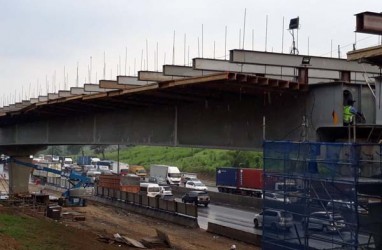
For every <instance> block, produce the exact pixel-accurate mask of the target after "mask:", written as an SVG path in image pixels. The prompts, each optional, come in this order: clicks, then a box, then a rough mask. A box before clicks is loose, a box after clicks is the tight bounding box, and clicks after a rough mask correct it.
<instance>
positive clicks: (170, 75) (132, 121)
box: [0, 14, 382, 246]
mask: <svg viewBox="0 0 382 250" xmlns="http://www.w3.org/2000/svg"><path fill="white" fill-rule="evenodd" d="M365 15H367V14H365ZM381 57H382V47H381V46H379V47H376V48H373V49H371V50H370V51H367V52H362V51H353V52H350V53H349V59H351V60H353V61H347V60H343V59H334V58H323V57H313V56H301V55H290V54H278V53H267V52H259V51H245V50H232V51H231V53H230V58H229V60H213V59H205V58H195V59H193V66H192V67H184V66H177V65H164V66H163V72H149V71H140V72H138V77H131V76H118V77H117V79H116V81H111V80H101V81H100V82H99V84H84V87H83V88H71V90H70V91H58V93H49V94H48V95H47V96H39V97H38V98H32V99H30V100H25V101H22V102H20V103H15V104H12V105H9V106H6V107H3V108H2V109H0V149H1V152H3V153H4V154H6V155H9V156H12V157H14V158H17V159H20V160H24V161H29V158H28V156H29V155H30V154H34V153H36V152H37V151H39V150H40V149H42V148H44V147H45V146H48V145H72V144H79V145H92V144H125V145H126V144H132V145H162V146H176V147H177V146H179V147H210V148H227V149H243V150H251V149H259V148H261V146H262V143H263V142H264V140H272V141H280V140H291V141H311V142H331V143H338V142H340V143H345V144H346V143H349V144H351V143H354V144H357V143H374V144H375V143H378V142H380V139H381V136H382V107H381V105H380V102H381V99H382V94H381V93H382V91H381V87H382V77H381V69H380V66H381V63H380V62H381V59H380V58H381ZM360 59H362V60H363V61H368V62H372V64H376V65H378V66H372V65H369V64H366V65H364V64H359V63H358V62H357V61H359V60H360ZM349 100H350V101H354V100H356V102H355V105H356V108H357V109H358V110H359V111H361V112H362V113H363V115H364V117H365V118H366V119H365V121H362V123H358V122H354V123H353V124H352V125H351V126H344V124H343V110H344V106H346V105H347V103H348V101H349ZM379 163H380V162H379ZM343 167H346V164H345V165H344V166H343ZM375 171H376V172H373V175H375V176H377V177H378V176H379V177H378V178H377V180H378V183H379V184H378V185H379V186H378V190H381V189H380V188H381V185H382V183H381V182H380V179H381V177H380V174H381V173H380V172H379V173H378V169H377V170H375ZM379 171H381V170H380V169H379ZM284 177H285V176H284ZM284 177H282V176H281V178H284ZM353 177H354V176H353ZM28 178H29V170H25V169H23V168H20V167H17V164H15V163H14V164H13V165H11V167H10V187H11V190H13V191H14V192H25V191H27V181H28ZM284 179H285V178H284ZM356 180H357V179H356ZM327 181H328V182H335V180H333V179H330V180H327ZM366 184H367V183H366ZM366 184H365V185H366ZM369 184H370V185H375V183H372V182H370V183H369ZM354 185H357V181H356V182H354ZM370 190H371V189H370ZM378 194H379V195H380V196H381V193H380V192H379V193H377V195H378ZM373 195H374V194H373ZM378 209H379V210H381V208H380V207H379V208H378ZM373 234H374V235H375V236H374V239H375V242H376V244H377V245H378V244H380V239H381V237H380V236H381V232H380V230H379V231H378V230H377V231H373ZM281 245H282V244H281ZM378 246H380V245H378Z"/></svg>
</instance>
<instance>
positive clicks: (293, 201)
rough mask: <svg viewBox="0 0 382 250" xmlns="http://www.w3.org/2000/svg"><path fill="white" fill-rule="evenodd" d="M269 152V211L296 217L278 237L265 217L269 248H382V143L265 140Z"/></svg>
mask: <svg viewBox="0 0 382 250" xmlns="http://www.w3.org/2000/svg"><path fill="white" fill-rule="evenodd" d="M263 150H264V151H263V153H264V155H263V157H264V159H263V160H264V161H263V164H264V165H263V166H264V167H263V170H264V171H263V195H264V197H265V198H264V200H263V211H265V212H266V213H267V215H268V214H272V213H275V210H277V211H281V213H286V215H285V216H289V218H291V227H290V228H289V231H286V232H283V233H275V226H273V228H272V225H273V224H272V221H271V220H270V219H269V218H270V216H268V217H267V216H264V221H263V224H264V225H270V226H265V227H264V228H263V237H262V240H263V249H310V248H314V249H363V248H364V249H382V244H381V238H382V234H381V230H380V229H381V228H382V219H381V216H380V214H381V212H382V209H381V197H382V195H381V187H382V145H381V144H358V143H328V142H292V141H265V142H264V144H263ZM270 197H271V198H270ZM272 197H276V198H272ZM265 212H264V213H265ZM330 216H333V217H334V216H335V217H336V218H338V220H339V221H341V223H342V224H338V225H339V226H335V227H331V226H330V225H331V224H330V223H331V221H330V220H332V219H331V217H330ZM317 218H318V219H317ZM267 219H268V221H267ZM311 221H313V222H311ZM314 221H318V223H317V224H314V223H316V222H314ZM320 223H321V224H320ZM326 224H328V225H329V226H326ZM317 225H318V226H317ZM314 226H317V227H321V228H319V229H321V230H314V229H315V228H313V227H314ZM311 227H312V228H311ZM325 230H327V231H328V230H332V231H333V232H325Z"/></svg>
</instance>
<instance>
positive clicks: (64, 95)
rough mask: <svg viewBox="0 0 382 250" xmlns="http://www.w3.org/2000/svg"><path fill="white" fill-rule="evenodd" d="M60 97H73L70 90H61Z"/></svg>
mask: <svg viewBox="0 0 382 250" xmlns="http://www.w3.org/2000/svg"><path fill="white" fill-rule="evenodd" d="M58 96H59V97H69V96H72V94H71V93H70V91H69V90H60V91H58Z"/></svg>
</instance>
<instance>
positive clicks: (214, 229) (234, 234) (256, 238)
mask: <svg viewBox="0 0 382 250" xmlns="http://www.w3.org/2000/svg"><path fill="white" fill-rule="evenodd" d="M207 232H210V233H213V234H218V235H222V236H225V237H228V238H231V239H234V240H239V241H242V242H245V243H248V244H252V245H255V246H261V238H262V237H261V235H259V234H253V233H249V232H245V231H241V230H238V229H234V228H230V227H226V226H222V225H219V224H215V223H211V222H208V228H207Z"/></svg>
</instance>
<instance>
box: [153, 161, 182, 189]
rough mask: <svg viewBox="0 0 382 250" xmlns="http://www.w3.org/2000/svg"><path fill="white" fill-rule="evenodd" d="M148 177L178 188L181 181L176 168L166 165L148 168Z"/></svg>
mask: <svg viewBox="0 0 382 250" xmlns="http://www.w3.org/2000/svg"><path fill="white" fill-rule="evenodd" d="M150 177H153V178H156V179H157V180H161V181H165V182H166V183H167V184H170V185H177V186H179V184H180V179H181V175H180V171H179V169H178V167H175V166H167V165H152V166H151V167H150Z"/></svg>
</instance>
